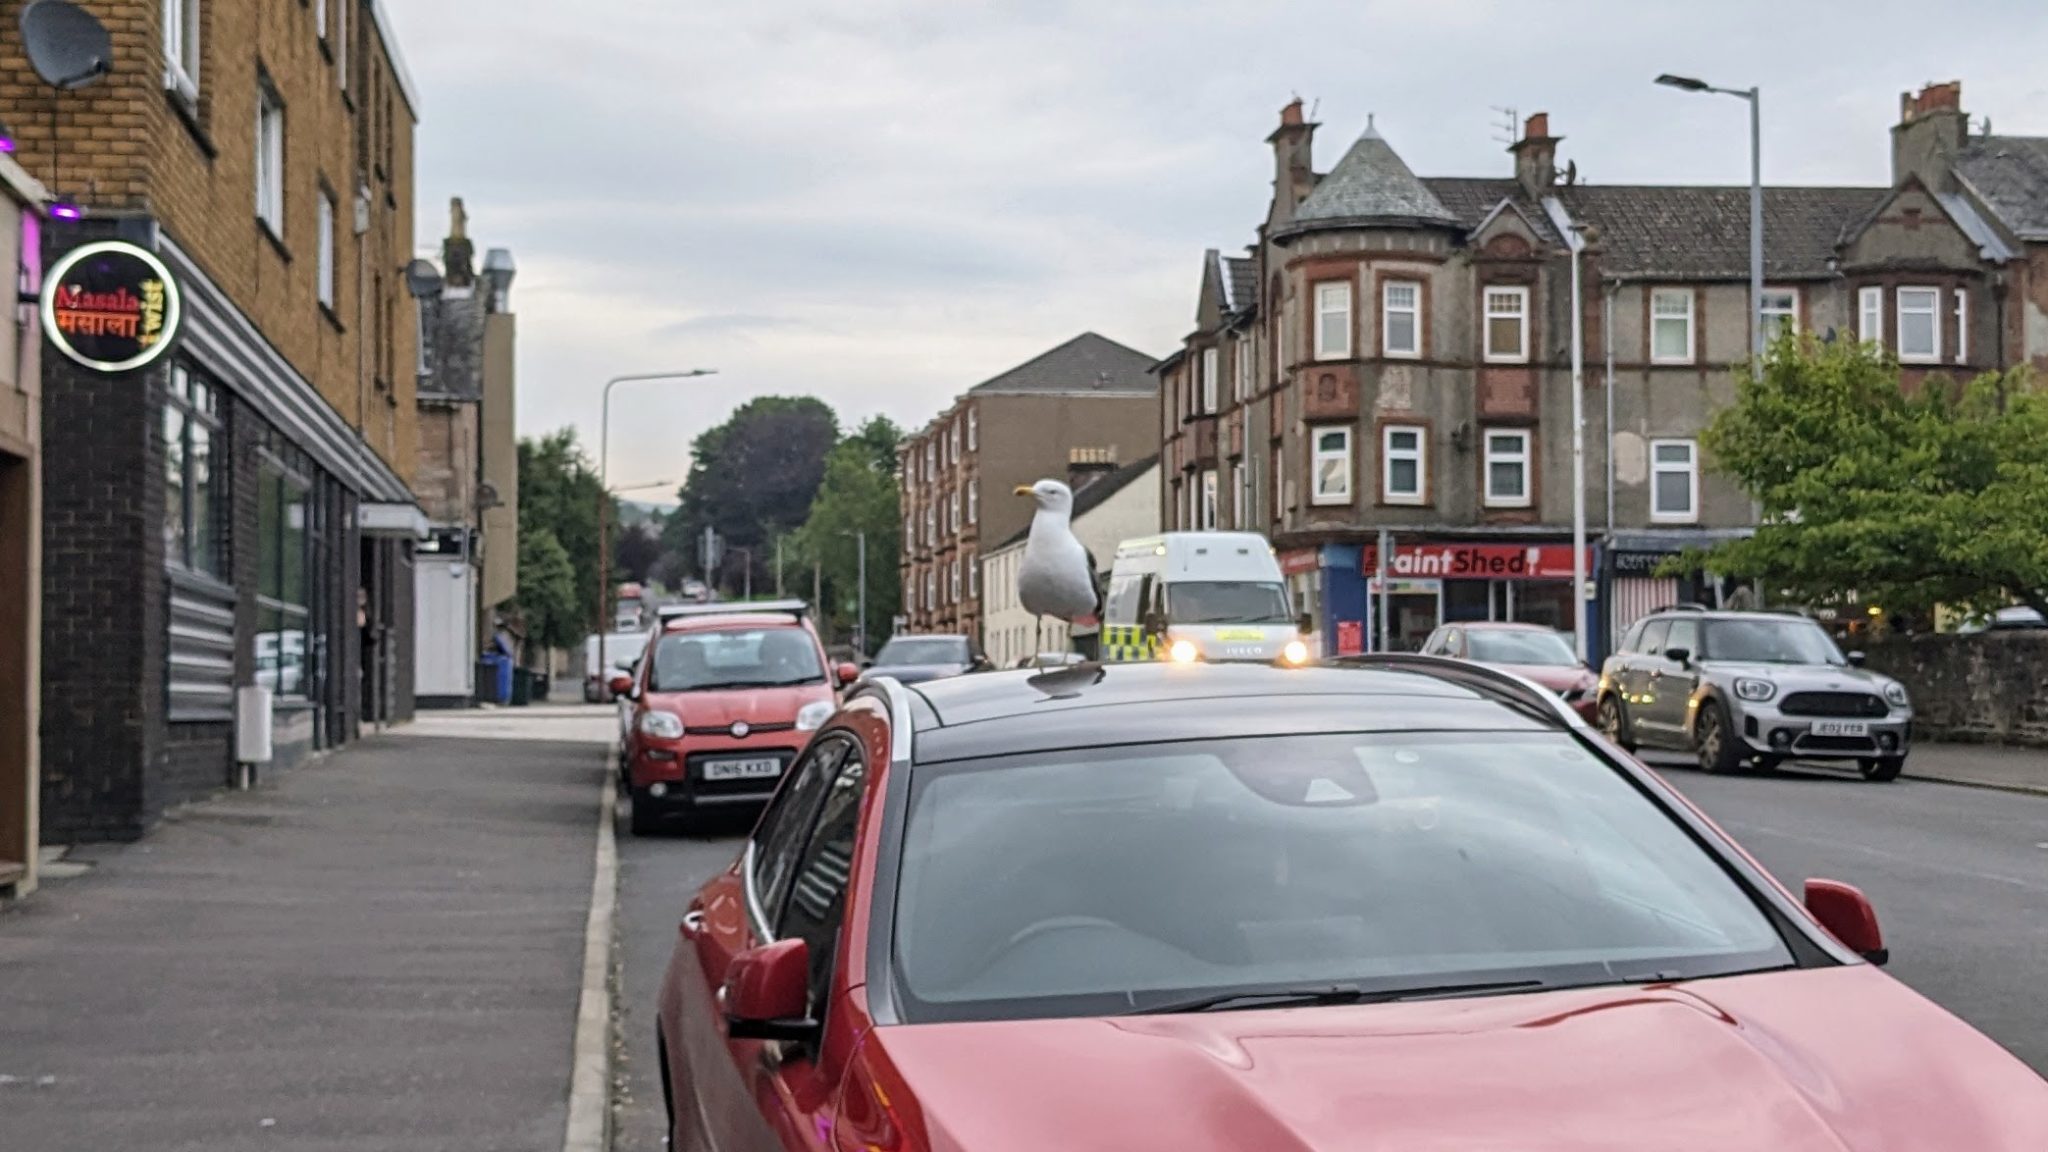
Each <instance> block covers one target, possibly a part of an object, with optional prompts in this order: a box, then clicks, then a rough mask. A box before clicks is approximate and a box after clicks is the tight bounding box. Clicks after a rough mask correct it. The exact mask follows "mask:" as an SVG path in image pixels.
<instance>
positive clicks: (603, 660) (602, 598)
mask: <svg viewBox="0 0 2048 1152" xmlns="http://www.w3.org/2000/svg"><path fill="white" fill-rule="evenodd" d="M716 372H717V369H715V368H691V369H688V370H685V371H680V372H635V373H632V374H630V375H626V376H614V377H612V378H611V379H609V380H607V381H605V382H604V402H603V404H602V405H601V406H600V414H599V416H598V422H597V487H598V493H597V674H598V676H599V678H600V679H599V683H600V684H602V683H603V682H604V681H605V680H608V679H610V677H611V660H610V651H609V648H610V640H611V635H612V622H611V620H609V619H607V618H606V616H605V610H606V609H607V608H610V607H611V603H612V597H611V584H612V549H611V541H610V539H609V536H610V531H611V525H610V520H611V504H612V493H611V485H610V483H609V480H608V477H609V476H610V475H611V453H612V389H614V388H617V387H618V386H619V385H621V384H633V383H637V382H639V381H643V380H689V379H693V378H695V377H698V376H710V375H713V374H714V373H716Z"/></svg>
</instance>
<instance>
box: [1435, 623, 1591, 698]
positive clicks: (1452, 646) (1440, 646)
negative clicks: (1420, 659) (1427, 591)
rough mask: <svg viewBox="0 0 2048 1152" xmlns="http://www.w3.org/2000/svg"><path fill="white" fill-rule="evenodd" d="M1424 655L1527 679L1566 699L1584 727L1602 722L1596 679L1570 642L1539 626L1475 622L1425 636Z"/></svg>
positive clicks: (1563, 635)
mask: <svg viewBox="0 0 2048 1152" xmlns="http://www.w3.org/2000/svg"><path fill="white" fill-rule="evenodd" d="M1422 652H1423V655H1425V656H1448V657H1450V658H1451V659H1453V660H1471V661H1473V662H1475V663H1478V664H1486V665H1489V666H1491V667H1494V668H1499V669H1501V670H1502V671H1504V672H1513V673H1514V674H1515V675H1517V676H1526V677H1528V678H1529V679H1531V680H1534V681H1535V682H1536V683H1538V684H1541V685H1543V686H1544V687H1545V688H1548V689H1550V690H1551V691H1552V692H1555V693H1557V694H1558V695H1559V696H1562V697H1564V698H1565V700H1566V702H1567V703H1569V704H1570V705H1571V706H1572V709H1573V710H1574V711H1576V712H1577V713H1578V714H1579V715H1581V716H1583V717H1585V719H1586V723H1588V724H1598V723H1599V722H1600V711H1599V710H1600V701H1599V693H1598V692H1597V691H1595V690H1596V689H1598V688H1599V687H1600V677H1599V676H1597V675H1595V674H1594V672H1593V670H1592V669H1591V668H1588V667H1586V662H1585V661H1583V660H1581V659H1579V654H1578V653H1577V652H1576V651H1574V650H1573V649H1572V641H1571V637H1569V636H1566V635H1565V634H1564V633H1562V632H1559V631H1558V630H1557V629H1555V628H1546V627H1544V626H1543V625H1541V624H1513V623H1507V622H1504V621H1488V620H1474V621H1471V622H1469V623H1463V624H1446V625H1444V626H1443V627H1441V628H1438V629H1437V630H1436V631H1434V632H1432V633H1430V634H1429V640H1428V641H1427V642H1425V643H1424V644H1423V645H1422Z"/></svg>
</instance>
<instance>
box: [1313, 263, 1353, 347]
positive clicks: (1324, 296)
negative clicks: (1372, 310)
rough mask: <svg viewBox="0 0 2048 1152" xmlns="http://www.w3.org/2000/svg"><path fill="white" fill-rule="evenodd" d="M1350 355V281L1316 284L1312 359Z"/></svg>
mask: <svg viewBox="0 0 2048 1152" xmlns="http://www.w3.org/2000/svg"><path fill="white" fill-rule="evenodd" d="M1350 358H1351V284H1350V282H1349V281H1345V280H1332V281H1330V282H1328V283H1324V284H1318V285H1316V359H1318V360H1348V359H1350Z"/></svg>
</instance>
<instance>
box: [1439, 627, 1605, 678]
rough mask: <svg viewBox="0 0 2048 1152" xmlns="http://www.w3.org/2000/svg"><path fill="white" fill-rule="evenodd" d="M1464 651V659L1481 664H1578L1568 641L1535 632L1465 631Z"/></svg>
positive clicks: (1548, 665) (1562, 665)
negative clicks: (1466, 656)
mask: <svg viewBox="0 0 2048 1152" xmlns="http://www.w3.org/2000/svg"><path fill="white" fill-rule="evenodd" d="M1465 649H1466V655H1468V656H1469V657H1471V658H1472V659H1474V660H1477V661H1479V662H1480V663H1482V664H1523V665H1529V666H1533V667H1539V668H1571V667H1575V666H1576V665H1577V664H1578V663H1579V657H1578V654H1577V653H1575V652H1573V651H1572V646H1571V642H1570V641H1569V640H1566V639H1565V638H1564V637H1563V636H1561V635H1559V634H1558V633H1556V632H1543V631H1538V630H1536V629H1534V628H1501V629H1491V628H1489V629H1479V628H1473V629H1468V630H1467V631H1466V633H1465Z"/></svg>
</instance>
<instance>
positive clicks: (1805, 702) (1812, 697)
mask: <svg viewBox="0 0 2048 1152" xmlns="http://www.w3.org/2000/svg"><path fill="white" fill-rule="evenodd" d="M1778 711H1780V712H1783V713H1784V714H1785V715H1787V716H1856V717H1864V718H1870V719H1875V718H1877V717H1881V716H1884V715H1886V714H1887V713H1889V712H1890V711H1891V709H1890V708H1889V707H1888V706H1887V705H1886V704H1885V702H1884V698H1883V697H1881V696H1873V695H1871V694H1870V693H1868V692H1794V693H1792V694H1791V695H1789V696H1787V697H1785V700H1784V703H1782V704H1779V705H1778Z"/></svg>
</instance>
